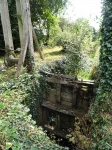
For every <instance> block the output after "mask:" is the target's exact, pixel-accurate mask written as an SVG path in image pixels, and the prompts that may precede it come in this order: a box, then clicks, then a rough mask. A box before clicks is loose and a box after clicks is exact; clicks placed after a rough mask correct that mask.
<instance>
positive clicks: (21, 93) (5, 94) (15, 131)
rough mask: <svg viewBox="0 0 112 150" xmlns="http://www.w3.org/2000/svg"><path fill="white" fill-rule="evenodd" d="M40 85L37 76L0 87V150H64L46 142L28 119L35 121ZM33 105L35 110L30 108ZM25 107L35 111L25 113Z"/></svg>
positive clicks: (64, 149) (22, 77)
mask: <svg viewBox="0 0 112 150" xmlns="http://www.w3.org/2000/svg"><path fill="white" fill-rule="evenodd" d="M42 82H43V81H42V78H41V76H40V75H38V74H37V75H30V74H27V73H25V74H24V75H21V76H20V77H19V78H16V79H14V80H12V81H7V82H4V84H2V85H1V88H0V147H1V148H2V149H3V150H7V149H8V148H10V147H12V149H13V150H20V149H21V150H44V149H45V150H47V149H48V150H53V149H55V150H56V149H57V150H59V149H60V150H62V149H63V150H66V149H68V148H66V147H65V148H64V147H61V146H59V145H57V144H55V141H50V139H49V137H47V134H46V133H45V132H44V131H43V129H42V127H37V126H36V122H35V121H34V120H33V119H32V115H33V117H34V119H35V120H36V121H38V115H39V111H38V110H39V109H38V108H39V105H40V103H41V95H42V94H41V92H42V85H43V84H42ZM43 83H44V82H43ZM23 100H24V104H23ZM35 102H36V104H37V106H35V107H34V105H35ZM25 103H27V104H31V105H30V106H29V108H31V107H32V108H36V109H37V110H34V109H29V108H28V107H27V106H25ZM31 110H32V111H31ZM31 113H32V115H31ZM34 113H35V114H34Z"/></svg>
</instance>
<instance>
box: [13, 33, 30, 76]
mask: <svg viewBox="0 0 112 150" xmlns="http://www.w3.org/2000/svg"><path fill="white" fill-rule="evenodd" d="M28 39H29V37H28V33H27V34H26V35H25V38H24V42H23V45H22V48H21V54H20V58H19V62H18V66H17V72H16V77H18V76H19V75H20V72H21V70H22V67H23V64H24V60H25V56H26V51H27V47H28Z"/></svg>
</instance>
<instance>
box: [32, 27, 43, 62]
mask: <svg viewBox="0 0 112 150" xmlns="http://www.w3.org/2000/svg"><path fill="white" fill-rule="evenodd" d="M32 33H33V40H34V42H35V45H36V48H37V51H38V53H39V55H40V58H41V59H42V60H43V59H44V57H43V54H42V52H41V50H40V47H39V43H38V39H37V36H36V33H35V30H34V28H33V26H32Z"/></svg>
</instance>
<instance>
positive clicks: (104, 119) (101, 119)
mask: <svg viewBox="0 0 112 150" xmlns="http://www.w3.org/2000/svg"><path fill="white" fill-rule="evenodd" d="M8 2H9V6H11V5H12V3H13V0H9V1H8ZM66 2H67V1H66V0H65V1H60V0H58V2H57V1H54V0H53V1H52V3H51V1H50V0H48V1H47V0H46V1H38V0H36V1H31V12H32V21H33V25H34V26H35V27H36V28H35V30H36V32H37V34H38V38H39V42H40V43H41V44H42V43H46V44H49V46H51V47H53V46H57V45H58V46H61V47H62V48H63V49H62V50H61V49H59V51H58V52H54V51H52V52H51V53H46V54H45V56H47V58H48V59H47V60H45V61H44V62H43V63H42V64H43V65H42V64H41V66H40V64H39V61H37V60H36V62H37V63H38V64H37V65H36V67H38V68H39V69H40V70H41V69H42V70H44V71H48V72H52V73H58V74H66V75H70V76H74V77H80V78H82V79H96V89H95V91H96V97H95V101H94V102H92V103H91V106H90V109H89V113H88V114H87V115H85V116H84V118H82V119H81V120H80V119H79V118H76V124H75V125H74V130H73V131H72V132H71V133H70V134H69V135H68V138H69V140H70V141H71V142H72V143H73V144H76V145H77V146H79V147H80V148H82V149H84V150H111V149H112V145H111V142H112V141H111V139H112V128H111V125H112V122H111V120H112V104H111V102H112V81H111V80H112V66H111V64H112V57H111V51H112V38H111V37H112V27H111V26H112V15H111V12H112V2H111V0H103V22H102V28H101V39H102V40H101V49H100V64H99V59H98V56H99V48H100V41H99V39H100V31H96V30H95V29H94V28H93V27H91V26H90V25H89V22H88V20H86V19H83V18H79V19H78V20H76V22H71V21H70V20H66V19H64V18H57V17H56V15H55V14H56V13H57V12H59V11H60V10H61V9H62V8H63V7H64V6H65V5H66ZM34 6H38V7H34ZM10 14H11V22H12V26H13V25H14V26H13V29H12V31H13V37H14V41H15V44H16V43H17V45H16V46H17V47H19V44H18V43H19V41H18V40H17V39H18V32H17V30H16V29H17V21H15V18H16V16H15V15H14V14H15V7H10ZM34 14H36V15H34ZM37 25H38V26H37ZM2 34H3V33H2V31H0V39H1V40H0V47H1V46H4V42H3V36H2ZM60 50H61V51H60ZM53 55H55V58H54V57H52V56H53ZM52 58H53V59H52ZM51 59H52V60H51ZM49 60H50V63H47V62H48V61H49ZM54 60H57V61H54ZM46 64H47V65H46ZM98 65H99V66H98ZM15 69H16V68H15ZM7 72H9V74H8V73H7ZM7 72H2V71H0V117H1V118H0V146H1V147H2V148H3V149H8V148H9V147H12V148H13V150H19V149H24V150H27V149H29V150H37V149H40V150H41V149H49V150H50V149H51V150H52V149H65V150H66V149H67V148H66V147H65V148H63V147H61V146H59V145H57V144H55V142H51V141H50V139H49V138H48V137H47V135H46V133H45V132H44V131H43V129H42V128H41V127H37V126H36V125H35V124H36V122H35V121H33V120H32V118H33V119H34V120H36V121H37V122H38V121H39V117H40V116H39V106H40V104H41V100H42V91H43V88H45V87H46V83H45V81H44V77H42V76H41V75H40V74H39V73H38V71H37V70H36V71H35V74H27V73H25V72H24V71H23V74H22V75H21V76H20V77H19V78H15V79H14V73H15V70H14V68H9V69H8V68H7ZM9 80H10V81H9ZM27 107H29V108H30V109H28V108H27ZM30 114H32V116H31V115H30Z"/></svg>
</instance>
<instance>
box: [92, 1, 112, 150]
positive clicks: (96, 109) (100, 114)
mask: <svg viewBox="0 0 112 150" xmlns="http://www.w3.org/2000/svg"><path fill="white" fill-rule="evenodd" d="M102 15H103V21H102V29H101V34H102V40H101V49H100V64H99V77H98V88H97V91H96V98H95V102H94V104H93V107H92V109H91V111H90V114H91V117H92V126H93V130H92V139H93V145H94V148H93V150H96V149H98V150H110V149H112V145H111V144H112V143H111V139H112V131H111V125H112V122H111V117H112V116H111V115H112V104H111V103H112V1H111V0H103V9H102Z"/></svg>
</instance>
